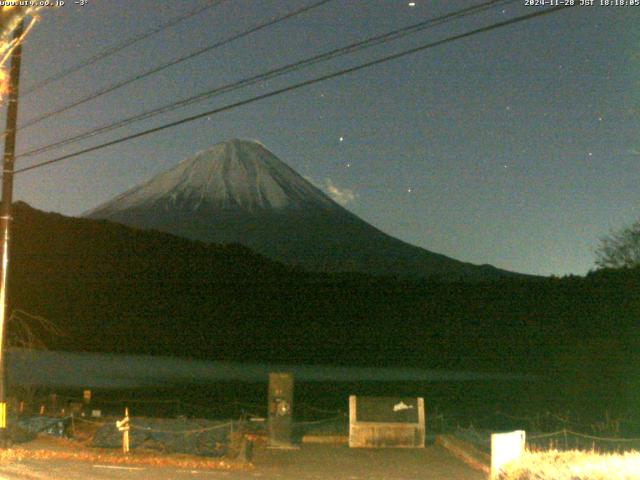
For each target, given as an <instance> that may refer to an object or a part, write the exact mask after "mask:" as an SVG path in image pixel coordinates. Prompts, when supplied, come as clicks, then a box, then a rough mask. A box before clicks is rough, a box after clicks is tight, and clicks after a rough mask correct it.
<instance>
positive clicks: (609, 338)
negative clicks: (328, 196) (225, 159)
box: [10, 204, 640, 406]
mask: <svg viewBox="0 0 640 480" xmlns="http://www.w3.org/2000/svg"><path fill="white" fill-rule="evenodd" d="M13 240H14V243H13V250H12V255H11V257H12V262H11V275H12V276H11V284H10V302H11V306H12V307H15V308H20V309H22V310H24V311H27V312H29V313H31V314H34V315H40V316H43V317H46V318H47V319H49V320H51V321H53V322H54V323H55V324H56V325H58V326H59V327H60V328H61V329H62V330H63V332H64V334H63V335H62V336H58V337H55V338H47V339H46V341H47V344H48V345H49V347H50V348H52V349H64V350H73V351H103V352H118V353H143V354H153V355H176V356H183V357H193V358H207V359H219V360H239V361H266V362H287V363H321V364H343V365H370V366H391V365H394V366H415V367H421V368H446V369H456V370H459V369H464V370H471V371H484V372H515V373H531V374H536V375H540V377H541V378H543V379H544V380H545V382H547V383H548V388H549V391H550V392H551V394H555V395H557V396H558V397H570V398H580V399H589V401H593V402H597V403H598V404H599V405H612V406H613V405H614V404H622V403H627V402H633V401H634V400H633V399H634V398H635V399H636V400H637V395H640V389H639V388H638V386H639V385H640V360H639V358H638V352H639V351H640V335H639V333H640V332H639V329H638V321H639V320H640V296H639V293H640V288H639V287H640V270H637V269H636V270H623V271H598V272H595V273H592V274H589V275H587V276H586V277H568V278H562V279H558V278H546V279H521V278H520V279H517V278H516V279H503V280H497V281H493V282H490V283H463V282H443V281H438V280H437V279H425V280H399V279H394V278H377V277H370V276H366V275H359V274H313V273H306V272H303V271H301V270H297V269H293V268H290V267H286V266H283V265H280V264H277V263H274V262H270V261H268V260H266V259H264V258H263V257H260V256H258V255H256V254H253V253H252V252H251V251H249V250H248V249H246V248H244V247H240V246H218V245H205V244H202V243H197V242H192V241H188V240H184V239H180V238H177V237H173V236H171V235H167V234H163V233H159V232H142V231H137V230H133V229H130V228H127V227H123V226H119V225H114V224H110V223H108V222H104V221H95V220H87V219H76V218H67V217H63V216H61V215H57V214H49V213H43V212H39V211H37V210H33V209H31V208H29V207H28V206H26V205H25V204H17V205H16V211H15V222H14V235H13ZM41 334H43V335H44V333H42V332H41Z"/></svg>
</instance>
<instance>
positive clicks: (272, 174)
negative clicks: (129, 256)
mask: <svg viewBox="0 0 640 480" xmlns="http://www.w3.org/2000/svg"><path fill="white" fill-rule="evenodd" d="M85 216H86V217H90V218H96V219H106V220H111V221H114V222H118V223H123V224H126V225H129V226H133V227H138V228H143V229H155V230H161V231H165V232H169V233H173V234H175V235H179V236H183V237H187V238H191V239H195V240H201V241H205V242H216V243H240V244H243V245H246V246H248V247H250V248H252V249H253V250H255V251H257V252H259V253H261V254H263V255H265V256H267V257H269V258H272V259H275V260H279V261H282V262H284V263H288V264H294V265H300V266H303V267H306V268H309V269H313V270H322V271H361V272H368V273H375V274H391V275H400V276H407V275H408V276H419V277H427V276H430V275H438V276H440V277H444V278H473V279H487V278H495V277H498V276H502V275H512V274H511V273H510V272H506V271H501V270H498V269H496V268H494V267H491V266H489V265H484V266H476V265H472V264H469V263H463V262H460V261H457V260H454V259H451V258H448V257H445V256H444V255H440V254H437V253H432V252H429V251H427V250H424V249H422V248H418V247H415V246H412V245H409V244H407V243H404V242H402V241H401V240H398V239H396V238H393V237H391V236H389V235H387V234H385V233H383V232H381V231H380V230H378V229H377V228H375V227H373V226H372V225H370V224H368V223H366V222H365V221H363V220H362V219H360V218H359V217H357V216H356V215H354V214H353V213H351V212H349V211H348V210H346V209H344V208H343V207H342V206H340V205H338V204H337V203H336V202H334V201H333V200H331V199H330V198H329V197H328V196H327V195H325V194H324V193H323V192H322V191H320V190H319V189H318V188H316V187H314V186H313V185H312V184H311V183H309V182H308V181H307V180H305V179H304V178H303V177H301V176H300V175H299V174H298V173H296V172H295V171H294V170H292V169H291V168H290V167H289V166H287V165H286V164H285V163H284V162H282V161H281V160H280V159H278V158H277V157H276V156H275V155H274V154H272V153H271V152H270V151H269V150H267V149H266V148H265V147H264V146H262V145H261V144H259V143H257V142H251V141H246V140H237V139H234V140H230V141H227V142H223V143H219V144H217V145H215V146H214V147H213V148H211V149H209V150H207V151H204V152H201V153H199V154H197V155H196V156H195V157H193V158H191V159H187V160H184V161H182V162H181V163H179V164H178V165H176V166H175V167H174V168H172V169H171V170H168V171H166V172H164V173H161V174H159V175H157V176H156V177H154V178H152V179H151V180H149V181H148V182H146V183H143V184H141V185H139V186H137V187H134V188H132V189H131V190H129V191H127V192H125V193H123V194H122V195H119V196H118V197H116V198H114V199H113V200H111V201H109V202H107V203H105V204H103V205H101V206H99V207H97V208H95V209H94V210H92V211H90V212H88V213H86V214H85Z"/></svg>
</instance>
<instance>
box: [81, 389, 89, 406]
mask: <svg viewBox="0 0 640 480" xmlns="http://www.w3.org/2000/svg"><path fill="white" fill-rule="evenodd" d="M82 400H83V401H84V403H89V402H90V401H91V390H84V391H83V392H82Z"/></svg>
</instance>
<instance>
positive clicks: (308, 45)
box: [16, 0, 640, 275]
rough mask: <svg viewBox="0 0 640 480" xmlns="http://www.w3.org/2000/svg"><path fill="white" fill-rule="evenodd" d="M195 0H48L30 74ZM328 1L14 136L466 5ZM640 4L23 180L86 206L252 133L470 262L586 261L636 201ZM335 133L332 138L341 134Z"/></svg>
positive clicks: (443, 30) (258, 11) (318, 88)
mask: <svg viewBox="0 0 640 480" xmlns="http://www.w3.org/2000/svg"><path fill="white" fill-rule="evenodd" d="M204 3H206V2H203V1H201V0H200V1H197V0H180V1H173V2H168V1H162V2H160V1H158V0H89V3H88V5H86V6H84V7H79V6H76V5H74V4H73V2H72V1H71V2H67V5H66V6H64V7H62V8H59V9H57V10H47V11H44V12H43V13H42V19H41V22H40V23H38V25H37V26H36V27H35V29H34V30H33V32H32V33H31V35H30V37H29V38H28V40H27V43H26V46H25V50H24V59H23V76H22V87H23V88H24V89H28V88H29V86H30V85H33V84H34V83H36V82H37V81H38V80H40V79H42V78H46V77H48V76H49V75H51V74H53V73H56V72H58V71H62V70H63V69H65V68H67V67H69V66H72V65H73V64H75V63H76V62H78V61H80V60H83V59H86V58H88V57H91V56H93V55H94V54H95V53H97V52H99V51H101V50H103V49H105V48H107V47H110V46H113V45H116V44H118V43H120V42H121V41H122V40H123V39H126V38H128V37H131V36H133V35H135V34H137V33H141V32H144V31H147V30H149V29H150V28H152V27H153V26H154V25H159V24H161V23H163V22H165V21H167V19H169V18H172V17H176V16H179V15H181V14H183V13H184V12H185V11H188V10H191V9H194V8H195V7H197V6H198V5H203V4H204ZM310 3H313V2H312V0H305V1H303V0H295V1H294V0H233V1H227V2H225V3H223V4H222V5H221V6H218V7H216V8H212V9H209V10H206V11H204V12H203V13H202V14H200V15H198V16H196V17H194V18H191V19H189V20H186V21H184V22H182V23H180V24H179V25H177V26H175V27H173V28H171V29H169V30H167V31H164V32H162V33H160V34H158V35H155V36H153V37H151V38H148V39H146V40H144V41H143V42H140V43H139V44H136V45H135V46H133V47H132V48H130V49H129V50H127V51H124V52H121V53H118V54H116V55H114V56H112V57H109V58H108V59H106V60H104V61H102V62H100V63H98V64H96V65H92V66H91V67H89V68H86V69H84V70H81V71H79V72H77V73H75V74H73V75H70V76H68V77H66V78H65V79H64V80H62V81H59V82H55V83H52V84H50V85H49V86H48V87H47V88H46V89H42V90H39V91H37V92H35V93H32V94H30V95H27V96H24V97H23V98H22V99H21V108H20V119H21V120H22V121H26V120H29V119H30V118H33V117H35V116H38V115H40V114H42V113H46V112H48V111H50V110H53V109H55V108H57V107H59V106H61V105H65V104H67V103H69V102H71V101H73V100H74V99H78V98H81V97H83V96H85V95H87V94H90V93H91V92H93V91H95V90H98V89H101V88H103V87H105V86H108V85H110V84H112V83H114V82H117V81H118V80H122V79H125V78H128V77H130V76H131V75H133V74H136V73H140V72H143V71H145V70H147V69H150V68H153V67H155V66H157V65H160V64H162V63H163V62H166V61H168V60H170V59H172V58H176V57H179V56H181V55H184V54H186V53H188V52H191V51H193V50H195V49H197V48H200V47H203V46H205V45H208V44H211V43H214V42H215V41H217V40H220V39H223V38H225V37H227V36H230V35H232V34H234V33H237V32H240V31H242V30H244V29H247V28H249V27H250V26H253V25H256V24H258V23H260V22H262V21H264V20H265V19H268V18H271V17H274V16H276V15H281V14H283V13H284V12H286V11H289V10H292V9H295V8H299V7H300V6H302V5H305V4H310ZM474 3H481V2H469V1H449V0H447V1H445V0H437V1H428V0H416V2H415V6H410V5H409V2H407V1H398V0H367V1H360V0H333V1H332V2H329V3H328V4H326V5H324V6H322V7H320V8H318V9H316V10H313V11H311V12H308V13H306V14H302V15H300V16H299V17H296V18H293V19H290V20H288V21H286V22H283V23H281V24H278V25H277V26H275V27H273V28H268V29H266V30H263V31H261V32H258V33H256V34H254V35H251V36H248V37H245V38H244V39H241V40H239V41H237V42H234V43H231V44H229V45H227V46H225V47H222V48H220V49H218V50H215V51H213V52H210V53H207V54H205V55H202V56H200V57H198V58H196V59H193V60H190V61H188V62H185V63H182V64H180V65H178V66H175V67H172V68H170V69H167V70H165V71H164V72H162V73H161V74H158V75H154V76H152V77H150V78H147V79H145V80H143V81H140V82H136V83H133V84H131V85H129V86H127V87H125V88H122V89H120V90H118V91H116V92H113V93H111V94H109V95H105V96H104V97H101V98H100V99H97V100H96V101H92V102H89V103H86V104H84V105H82V106H81V107H78V108H75V109H72V110H70V111H68V112H66V113H64V114H61V115H58V116H55V117H53V118H51V119H49V120H47V121H44V122H42V123H40V124H38V125H35V126H33V127H30V128H28V129H24V130H22V131H20V133H19V137H18V148H19V151H26V150H29V149H31V148H34V147H37V146H40V145H45V144H47V143H49V142H52V141H56V140H58V139H62V138H65V137H68V136H71V135H75V134H77V133H81V132H83V131H85V130H87V129H90V128H93V127H98V126H102V125H104V124H107V123H110V122H112V121H115V120H118V119H120V118H123V117H125V116H129V115H132V114H135V113H138V112H141V111H143V110H147V109H150V108H153V107H157V106H160V105H164V104H166V103H168V102H170V101H173V100H179V99H181V98H185V97H188V96H191V95H194V94H196V93H199V92H201V91H204V90H206V89H207V88H214V87H216V86H219V85H222V84H225V83H229V82H231V81H234V80H238V79H241V78H244V77H246V76H251V75H254V74H257V73H261V72H263V71H266V70H268V69H270V68H274V67H278V66H282V65H285V64H287V63H289V62H292V61H295V60H299V59H303V58H306V57H308V56H311V55H313V54H316V53H319V52H324V51H327V50H330V49H331V48H335V47H339V46H343V45H346V44H348V43H351V42H355V41H357V40H360V39H364V38H367V37H369V36H371V35H376V34H380V33H384V32H386V31H388V30H392V29H394V28H399V27H402V26H405V25H409V24H412V23H416V22H418V21H420V20H424V19H426V18H429V17H432V16H437V15H441V14H444V13H446V12H449V11H453V10H456V9H459V8H463V7H466V6H470V5H472V4H474ZM537 8H540V7H528V6H526V5H525V0H522V1H520V2H514V3H512V4H511V5H509V6H506V7H498V8H495V9H493V10H491V11H489V12H486V13H483V14H481V15H478V16H476V17H472V18H466V19H463V20H458V21H454V22H451V23H448V24H446V25H443V26H441V27H438V28H435V29H432V30H428V31H426V32H423V33H419V34H416V35H412V36H410V37H407V38H405V39H402V40H400V41H398V42H393V43H388V44H385V45H381V46H378V47H375V48H372V49H370V50H367V51H365V52H361V53H358V54H356V55H354V56H349V57H344V58H341V59H338V60H334V61H332V62H329V63H326V64H321V65H317V66H314V67H312V68H309V69H305V70H303V71H301V72H299V73H296V74H293V75H289V76H287V77H284V78H281V79H277V80H272V81H269V82H267V83H266V84H261V85H257V86H253V87H249V88H246V89H243V90H241V91H238V92H235V93H232V94H228V95H224V96H220V97H217V98H214V99H212V100H208V101H206V102H203V103H200V104H197V105H194V106H190V107H188V108H184V109H180V110H178V111H175V112H172V113H170V114H166V115H163V116H161V117H156V118H154V119H152V120H148V121H145V122H142V123H140V124H136V125H134V126H129V127H127V128H125V129H124V130H119V131H116V132H112V133H110V134H107V135H104V136H101V137H99V138H95V139H93V140H91V141H87V142H84V143H80V144H77V145H72V146H68V147H65V148H64V149H60V150H56V151H53V152H49V153H47V154H45V155H42V156H40V157H37V158H28V159H24V160H21V161H19V163H18V167H21V166H27V165H29V164H31V163H34V162H37V161H42V160H47V159H49V158H52V157H54V156H58V155H60V154H62V153H68V152H72V151H75V150H77V149H79V148H81V147H86V146H90V145H92V144H95V143H98V141H105V140H108V139H112V138H117V137H120V136H123V135H126V134H128V133H134V132H136V131H140V130H143V129H146V128H149V127H151V126H154V125H160V124H162V123H165V122H168V121H171V120H176V119H179V118H182V117H184V116H188V115H190V114H195V113H198V112H201V111H205V110H209V109H213V108H215V107H216V106H222V105H225V104H227V103H231V102H233V101H237V100H241V99H244V98H248V97H250V96H253V95H257V94H260V93H264V92H267V91H269V90H271V89H275V88H279V87H282V86H285V85H288V84H291V83H294V82H295V81H299V80H301V79H306V78H311V77H313V76H316V75H321V74H325V73H328V72H331V71H334V70H338V69H340V68H345V67H347V66H350V65H355V64H357V63H360V62H363V61H366V60H368V59H372V58H377V57H379V56H383V55H386V54H389V53H392V52H396V51H400V50H402V49H406V48H411V47H414V46H417V45H420V44H423V43H427V42H429V41H433V40H437V39H441V38H444V37H446V36H449V35H452V34H457V33H461V32H464V31H467V30H469V29H473V28H478V27H480V26H484V25H487V24H490V23H493V22H496V21H502V20H505V19H508V18H511V17H514V16H517V15H522V14H525V13H531V12H533V11H535V9H537ZM638 25H640V7H613V6H610V7H604V6H594V7H576V8H573V9H568V10H565V11H562V12H559V13H555V14H553V15H549V16H543V17H541V18H537V19H534V20H531V21H528V22H524V23H519V24H516V25H513V26H510V27H507V28H504V29H499V30H495V31H492V32H489V33H485V34H480V35H476V36H473V37H470V38H467V39H463V40H460V41H457V42H454V43H450V44H447V45H444V46H441V47H437V48H434V49H431V50H427V51H424V52H421V53H417V54H414V55H411V56H408V57H404V58H402V59H399V60H395V61H391V62H388V63H385V64H382V65H379V66H376V67H372V68H370V69H366V70H362V71H359V72H357V73H354V74H351V75H347V76H344V77H340V78H337V79H334V80H329V81H326V82H323V83H321V84H317V85H314V86H310V87H307V88H304V89H300V90H297V91H295V92H291V93H287V94H284V95H280V96H277V97H273V98H270V99H267V100H264V101H261V102H258V103H253V104H251V105H247V106H244V107H241V108H238V109H234V110H232V111H228V112H225V113H222V114H220V115H216V116H213V117H210V118H208V119H202V120H199V121H196V122H193V123H190V124H186V125H182V126H180V127H177V128H173V129H169V130H165V131H163V132H160V133H157V134H154V135H151V136H147V137H144V138H141V139H137V140H134V141H131V142H127V143H125V144H121V145H118V146H116V147H111V148H106V149H104V150H100V151H98V152H95V153H92V154H87V155H84V156H81V157H78V158H75V159H71V160H68V161H65V162H61V163H58V164H56V165H52V166H50V167H46V168H42V169H38V170H33V171H31V172H27V173H24V174H21V175H19V176H18V177H17V179H16V197H17V198H18V199H21V200H24V201H26V202H28V203H30V204H31V205H33V206H35V207H37V208H41V209H44V210H48V211H57V212H61V213H64V214H68V215H78V214H80V213H82V212H83V211H86V210H88V209H90V208H92V207H94V206H96V205H98V204H99V203H102V202H104V201H106V200H107V199H109V198H111V197H113V196H115V195H116V194H118V193H121V192H122V191H124V190H126V189H128V188H130V187H132V186H133V185H135V184H137V183H140V182H142V181H144V180H146V179H148V178H149V177H150V176H152V175H154V174H156V173H159V172H161V171H163V170H165V169H167V168H170V167H171V166H173V165H175V164H176V163H177V162H179V161H180V160H182V159H184V158H186V157H190V156H192V155H194V154H195V153H196V152H197V151H199V150H202V149H206V148H208V147H210V146H211V145H213V144H215V143H217V142H219V141H223V140H226V139H229V138H233V137H240V138H248V139H257V140H260V141H261V142H262V143H264V144H265V145H266V146H267V148H269V149H270V150H271V151H273V152H274V153H275V154H276V155H278V156H279V157H280V158H281V159H282V160H284V161H285V162H287V163H288V164H289V165H291V166H292V167H293V168H294V169H296V170H297V171H298V172H299V173H301V174H302V175H304V176H306V177H308V178H310V179H312V180H313V181H314V183H316V184H317V185H318V186H320V187H322V188H324V189H325V190H326V191H332V192H333V193H334V194H335V195H340V199H341V200H343V201H348V203H347V205H346V206H347V208H349V209H351V210H352V211H353V212H355V213H356V214H358V215H359V216H361V217H362V218H363V219H365V220H367V221H369V222H370V223H372V224H373V225H375V226H377V227H378V228H380V229H382V230H383V231H385V232H387V233H390V234H392V235H394V236H396V237H398V238H400V239H402V240H405V241H407V242H409V243H413V244H415V245H419V246H422V247H425V248H427V249H429V250H432V251H436V252H439V253H444V254H446V255H449V256H451V257H454V258H457V259H460V260H465V261H470V262H473V263H490V264H493V265H495V266H498V267H500V268H505V269H509V270H516V271H520V272H527V273H536V274H558V275H564V274H569V273H577V274H584V273H586V272H587V271H588V270H589V269H590V268H592V267H593V259H594V257H593V249H594V248H595V246H596V245H597V242H598V238H599V237H601V236H602V235H604V234H606V233H607V232H608V231H609V230H610V229H611V228H620V227H622V226H625V225H627V224H629V223H631V222H632V221H633V220H635V219H637V218H638V217H640V209H639V206H640V189H639V188H638V185H640V168H639V163H640V138H639V137H640V129H639V127H640V93H639V92H640V28H639V27H638ZM341 139H342V140H341Z"/></svg>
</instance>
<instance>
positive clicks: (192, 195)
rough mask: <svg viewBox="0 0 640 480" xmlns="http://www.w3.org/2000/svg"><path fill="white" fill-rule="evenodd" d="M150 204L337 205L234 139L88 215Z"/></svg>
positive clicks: (184, 207) (252, 145)
mask: <svg viewBox="0 0 640 480" xmlns="http://www.w3.org/2000/svg"><path fill="white" fill-rule="evenodd" d="M150 207H159V208H163V209H165V210H168V209H179V210H181V211H185V212H187V211H193V212H197V211H198V210H199V209H202V208H213V209H221V210H227V211H233V210H237V211H245V212H257V211H259V210H274V211H280V210H285V209H302V208H321V209H325V208H326V209H335V208H336V207H337V205H336V204H335V203H334V202H333V201H332V200H331V199H330V198H328V197H327V196H326V195H325V194H324V193H322V192H321V191H320V190H318V189H317V188H316V187H314V186H313V185H311V184H310V183H309V182H308V181H306V180H305V179H304V178H302V177H301V176H300V175H298V174H297V173H296V172H295V171H294V170H292V169H291V168H290V167H289V166H288V165H286V164H285V163H284V162H282V161H281V160H280V159H279V158H278V157H276V156H275V155H274V154H273V153H271V152H270V151H269V150H267V149H266V148H264V147H263V146H262V145H260V144H259V143H257V142H250V141H246V140H238V139H234V140H230V141H228V142H224V143H219V144H217V145H215V146H214V147H213V148H211V149H209V150H206V151H204V152H200V153H198V154H197V155H196V156H195V157H193V158H190V159H187V160H184V161H182V162H180V163H179V164H178V165H177V166H176V167H174V168H172V169H171V170H168V171H166V172H164V173H161V174H160V175H157V176H156V177H154V178H152V179H151V180H150V181H148V182H146V183H144V184H142V185H139V186H136V187H134V188H133V189H131V190H129V191H128V192H125V193H123V194H122V195H120V196H119V197H117V198H115V199H114V200H111V201H109V202H108V203H106V204H105V205H102V206H100V207H98V208H96V209H95V210H93V211H92V212H89V213H88V214H87V216H91V217H96V216H99V217H109V216H111V215H115V214H117V212H122V211H124V210H130V209H137V208H150Z"/></svg>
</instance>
